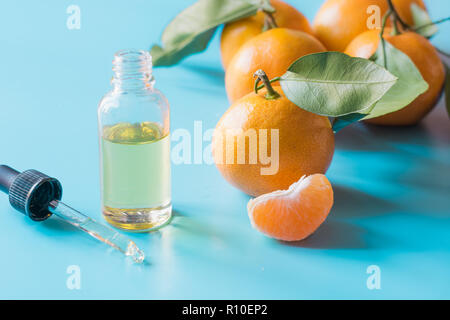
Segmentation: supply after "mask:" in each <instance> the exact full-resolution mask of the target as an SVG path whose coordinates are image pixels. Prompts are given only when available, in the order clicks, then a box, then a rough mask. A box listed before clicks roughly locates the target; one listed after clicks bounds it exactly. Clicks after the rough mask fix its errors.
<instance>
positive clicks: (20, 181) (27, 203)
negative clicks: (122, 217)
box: [0, 165, 145, 263]
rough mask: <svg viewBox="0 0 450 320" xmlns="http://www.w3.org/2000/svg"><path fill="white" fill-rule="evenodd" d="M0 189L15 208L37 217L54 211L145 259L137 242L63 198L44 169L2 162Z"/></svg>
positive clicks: (136, 258) (130, 254)
mask: <svg viewBox="0 0 450 320" xmlns="http://www.w3.org/2000/svg"><path fill="white" fill-rule="evenodd" d="M0 191H3V192H5V193H7V194H9V202H10V204H11V206H12V207H13V208H15V209H16V210H18V211H20V212H22V213H23V214H25V215H27V216H28V217H29V218H30V219H32V220H34V221H44V220H46V219H48V218H49V217H50V216H51V215H52V214H55V215H56V216H58V217H59V218H61V219H63V220H64V221H66V222H68V223H70V224H71V225H73V226H74V227H76V228H78V229H80V230H82V231H84V232H87V233H88V234H89V235H91V236H92V237H94V238H95V239H97V240H99V241H101V242H103V243H106V244H107V245H109V246H111V247H113V248H114V249H117V250H119V251H120V252H122V253H123V254H124V255H125V256H127V257H131V258H132V259H133V261H134V262H136V263H142V262H144V259H145V255H144V252H143V251H142V250H140V249H139V248H138V247H137V246H136V244H135V243H134V242H133V241H131V240H129V239H128V238H126V237H125V236H123V235H121V234H120V233H118V232H116V231H114V230H113V229H111V228H109V227H107V226H105V225H102V224H100V223H98V222H96V221H94V220H93V219H91V218H89V217H88V216H86V215H84V214H82V213H81V212H79V211H77V210H75V209H73V208H71V207H69V206H68V205H66V204H64V203H63V202H61V198H62V186H61V183H60V182H59V181H58V180H57V179H55V178H51V177H49V176H47V175H45V174H43V173H42V172H39V171H36V170H27V171H24V172H22V173H20V172H18V171H16V170H14V169H12V168H10V167H8V166H5V165H0Z"/></svg>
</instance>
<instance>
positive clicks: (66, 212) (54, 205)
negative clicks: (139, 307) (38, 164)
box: [48, 200, 145, 263]
mask: <svg viewBox="0 0 450 320" xmlns="http://www.w3.org/2000/svg"><path fill="white" fill-rule="evenodd" d="M48 209H49V210H50V212H51V213H53V214H55V215H56V216H58V217H60V218H61V219H63V220H65V221H66V222H68V223H70V224H71V225H73V226H74V227H76V228H78V229H80V230H83V231H84V232H86V233H88V234H89V235H90V236H92V237H94V238H95V239H97V240H99V241H101V242H103V243H106V244H107V245H109V246H111V247H113V248H114V249H117V250H119V251H120V252H122V253H123V254H124V255H125V256H127V257H131V258H132V259H133V261H134V262H136V263H142V262H144V259H145V255H144V252H143V251H142V250H140V249H139V248H138V247H137V246H136V244H135V243H134V242H133V241H131V240H130V239H128V238H126V237H125V236H123V235H121V234H120V233H118V232H116V231H114V230H113V229H111V228H109V227H107V226H105V225H103V224H100V223H98V222H96V221H95V220H93V219H91V218H89V217H88V216H86V215H84V214H82V213H81V212H79V211H77V210H75V209H73V208H71V207H69V206H68V205H66V204H65V203H63V202H61V201H58V200H53V201H51V202H50V204H49V206H48Z"/></svg>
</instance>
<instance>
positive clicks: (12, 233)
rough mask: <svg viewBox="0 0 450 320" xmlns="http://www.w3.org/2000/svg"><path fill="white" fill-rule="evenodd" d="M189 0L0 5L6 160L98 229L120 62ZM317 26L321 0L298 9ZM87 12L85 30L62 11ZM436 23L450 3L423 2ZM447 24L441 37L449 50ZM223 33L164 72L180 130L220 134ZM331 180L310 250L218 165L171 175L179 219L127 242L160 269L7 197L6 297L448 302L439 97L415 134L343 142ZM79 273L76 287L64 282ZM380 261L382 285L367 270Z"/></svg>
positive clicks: (448, 128)
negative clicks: (100, 108) (270, 224)
mask: <svg viewBox="0 0 450 320" xmlns="http://www.w3.org/2000/svg"><path fill="white" fill-rule="evenodd" d="M192 2H193V1H192V0H191V1H185V0H183V1H182V0H177V1H175V0H170V1H156V0H154V1H150V0H133V1H131V0H127V1H106V0H95V1H92V0H89V1H88V0H71V1H63V0H52V1H51V0H47V1H31V0H29V1H2V2H1V5H0V30H1V31H0V45H1V51H0V70H1V74H0V93H1V94H0V106H1V107H0V108H1V109H0V110H1V113H0V137H1V138H0V162H1V163H5V164H9V165H12V166H14V167H16V168H17V169H20V170H25V169H28V168H35V169H39V170H41V171H43V172H46V173H48V174H50V175H52V176H55V177H58V178H60V180H61V181H62V182H63V185H64V194H65V196H64V200H65V201H66V202H67V203H68V204H71V205H72V206H74V207H76V208H78V209H80V210H82V211H83V212H85V213H87V214H89V215H90V216H92V217H94V218H96V219H97V220H99V221H102V222H103V220H102V217H101V213H100V194H99V176H98V175H99V174H98V146H97V123H96V108H97V103H98V102H99V100H100V98H101V97H102V95H103V94H104V93H106V92H107V91H108V90H109V80H110V77H111V75H112V72H111V60H112V56H113V54H114V52H115V51H117V50H119V49H123V48H130V47H134V48H144V49H147V48H149V47H150V45H151V44H152V43H154V42H157V41H158V39H159V35H160V33H161V31H162V29H163V27H164V26H165V25H166V24H167V23H168V22H169V20H170V19H171V18H172V17H173V16H175V15H176V14H177V13H178V12H179V11H180V10H182V9H183V8H184V7H186V6H187V5H188V4H189V3H192ZM289 2H290V3H292V4H296V5H297V7H298V8H299V9H300V10H302V11H303V12H305V13H306V14H307V15H308V17H309V18H311V19H312V17H313V16H314V13H315V12H316V10H317V9H318V7H319V5H320V3H321V1H301V0H297V1H289ZM71 4H76V5H79V6H80V8H81V19H82V21H81V30H72V31H71V30H68V29H67V28H66V19H67V16H68V15H67V14H66V8H67V7H68V6H69V5H71ZM428 5H429V7H430V10H431V14H432V16H433V18H434V19H437V18H442V17H444V16H448V15H450V2H449V1H447V0H432V1H428ZM449 32H450V24H446V25H443V26H441V33H440V34H439V36H437V37H436V38H435V40H434V42H435V44H436V45H438V46H439V47H441V48H442V49H445V50H447V51H450V43H449V41H448V39H449V37H448V34H449ZM218 43H219V42H218V37H217V36H216V37H215V39H214V41H213V43H212V44H211V46H210V48H209V49H208V50H207V51H206V52H205V53H203V54H200V55H197V56H195V57H191V58H189V59H187V60H185V61H184V62H183V63H182V64H180V65H179V66H177V67H173V68H169V69H158V70H155V77H156V79H157V87H158V88H160V89H161V90H162V91H163V92H164V93H165V94H166V95H167V97H168V99H169V101H170V103H171V107H172V129H173V130H174V129H177V128H185V129H188V130H190V131H191V132H192V131H193V125H194V121H195V120H202V121H203V126H204V129H209V128H214V126H215V124H216V123H217V121H218V120H219V118H220V116H221V114H223V112H224V111H225V110H226V109H227V108H228V106H229V104H228V102H227V99H226V95H225V90H224V81H223V76H224V75H223V71H222V68H221V64H220V58H219V48H218V47H219V46H218ZM328 177H329V178H330V180H331V182H332V183H333V185H334V191H335V199H336V201H335V205H334V208H333V210H332V213H331V215H330V217H329V219H328V220H327V221H326V223H325V224H324V225H323V226H322V227H321V228H320V229H319V230H318V232H317V233H316V234H314V235H313V236H312V237H311V238H309V239H307V240H306V241H303V242H301V243H294V244H290V245H288V244H283V243H280V242H277V241H275V240H272V239H269V238H266V237H264V236H263V235H261V234H260V233H258V232H257V231H255V230H253V229H252V228H251V226H250V223H249V220H248V217H247V213H246V204H247V201H248V200H249V198H248V197H247V196H245V195H244V194H242V193H241V192H240V191H238V190H236V189H234V188H232V187H231V186H230V185H228V184H227V183H226V182H225V181H224V180H223V179H222V178H221V177H220V175H219V173H218V171H217V170H216V168H215V167H214V166H212V165H180V166H174V167H173V202H174V206H175V210H176V216H175V218H174V220H173V223H172V224H171V225H170V226H168V227H166V228H164V229H162V230H160V231H158V232H155V233H151V234H130V235H129V237H130V238H132V239H133V240H135V241H136V243H137V244H138V245H139V246H140V247H142V248H143V249H144V250H145V252H146V253H147V254H148V256H149V258H150V260H151V263H152V264H151V265H149V266H148V265H147V266H136V265H133V264H131V263H130V262H128V261H125V260H123V259H122V257H121V256H120V254H116V253H114V252H111V251H110V250H108V249H107V248H106V247H105V246H103V245H102V244H100V243H97V242H96V241H94V240H91V238H89V237H88V236H85V235H84V234H82V233H81V232H77V231H76V230H75V229H73V228H72V227H70V226H66V225H65V224H64V223H62V222H61V221H59V220H58V219H57V218H52V219H49V220H48V221H46V222H44V223H34V222H32V221H31V220H29V219H26V218H25V217H24V216H23V215H21V214H19V213H17V212H15V211H14V210H13V209H11V208H10V207H9V204H8V202H7V197H6V196H4V195H2V196H0V217H1V218H0V252H1V258H0V259H1V260H0V261H1V262H0V298H12V299H17V298H40V299H43V298H57V299H86V298H100V299H103V298H105V299H106V298H114V299H115V298H125V299H141V298H146V299H179V298H187V299H189V298H193V299H206V298H208V299H219V298H220V299H221V298H223V299H231V298H234V299H247V298H249V299H253V298H254V299H264V298H270V299H306V298H331V299H335V298H356V299H367V298H369V299H371V298H374V299H391V298H413V299H416V298H447V299H448V298H450V274H449V269H450V237H449V231H450V219H449V217H450V121H449V118H448V116H447V114H446V112H445V110H444V108H443V103H442V101H441V103H440V105H439V107H438V108H437V109H436V110H435V111H434V112H433V113H432V114H430V115H429V116H428V117H427V118H426V120H425V121H424V122H423V123H422V124H421V125H420V126H417V127H414V128H403V129H388V128H378V127H371V126H365V125H361V124H358V125H354V126H352V127H350V128H348V129H346V130H344V131H342V132H341V133H339V134H338V135H337V137H336V154H335V157H334V161H333V163H332V166H331V168H330V170H329V172H328ZM69 265H78V266H80V268H81V277H82V278H81V281H82V282H81V285H82V287H81V290H69V289H68V288H67V287H66V280H67V277H68V274H67V273H66V269H67V267H68V266H69ZM370 265H378V266H379V267H380V268H381V272H382V274H381V276H382V279H381V285H382V289H381V290H379V291H370V290H368V289H367V287H366V279H367V277H368V275H367V274H366V269H367V267H368V266H370Z"/></svg>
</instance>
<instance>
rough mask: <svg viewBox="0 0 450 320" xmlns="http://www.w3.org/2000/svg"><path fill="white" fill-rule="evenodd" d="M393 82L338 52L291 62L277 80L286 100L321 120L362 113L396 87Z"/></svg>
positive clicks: (362, 61)
mask: <svg viewBox="0 0 450 320" xmlns="http://www.w3.org/2000/svg"><path fill="white" fill-rule="evenodd" d="M396 81H397V78H396V77H395V76H393V75H392V74H391V73H389V72H388V71H387V70H386V69H384V68H382V67H380V66H379V65H377V64H376V63H374V62H372V61H369V60H367V59H361V58H352V57H349V56H348V55H346V54H343V53H340V52H322V53H315V54H311V55H307V56H304V57H302V58H300V59H298V60H297V61H296V62H294V63H293V64H292V65H291V66H290V67H289V69H288V71H287V72H286V73H285V74H284V75H283V76H282V77H281V81H280V83H281V87H282V88H283V91H284V93H285V95H286V97H287V98H288V99H289V100H290V101H292V102H293V103H295V104H296V105H298V106H299V107H301V108H303V109H305V110H307V111H310V112H313V113H316V114H320V115H323V116H331V117H339V116H344V115H348V114H352V113H365V112H364V110H370V108H371V107H372V106H373V105H374V104H375V103H376V102H377V101H379V100H380V99H381V98H382V97H383V96H384V94H385V93H386V92H387V91H388V90H389V89H390V88H391V87H392V86H393V85H394V84H395V83H396Z"/></svg>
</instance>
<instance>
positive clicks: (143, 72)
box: [112, 50, 154, 91]
mask: <svg viewBox="0 0 450 320" xmlns="http://www.w3.org/2000/svg"><path fill="white" fill-rule="evenodd" d="M113 71H114V76H113V79H112V85H113V87H114V90H118V91H139V90H144V89H148V88H152V87H153V84H154V79H153V76H152V56H151V55H150V53H148V52H147V51H143V50H122V51H119V52H117V53H116V54H115V55H114V60H113Z"/></svg>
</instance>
